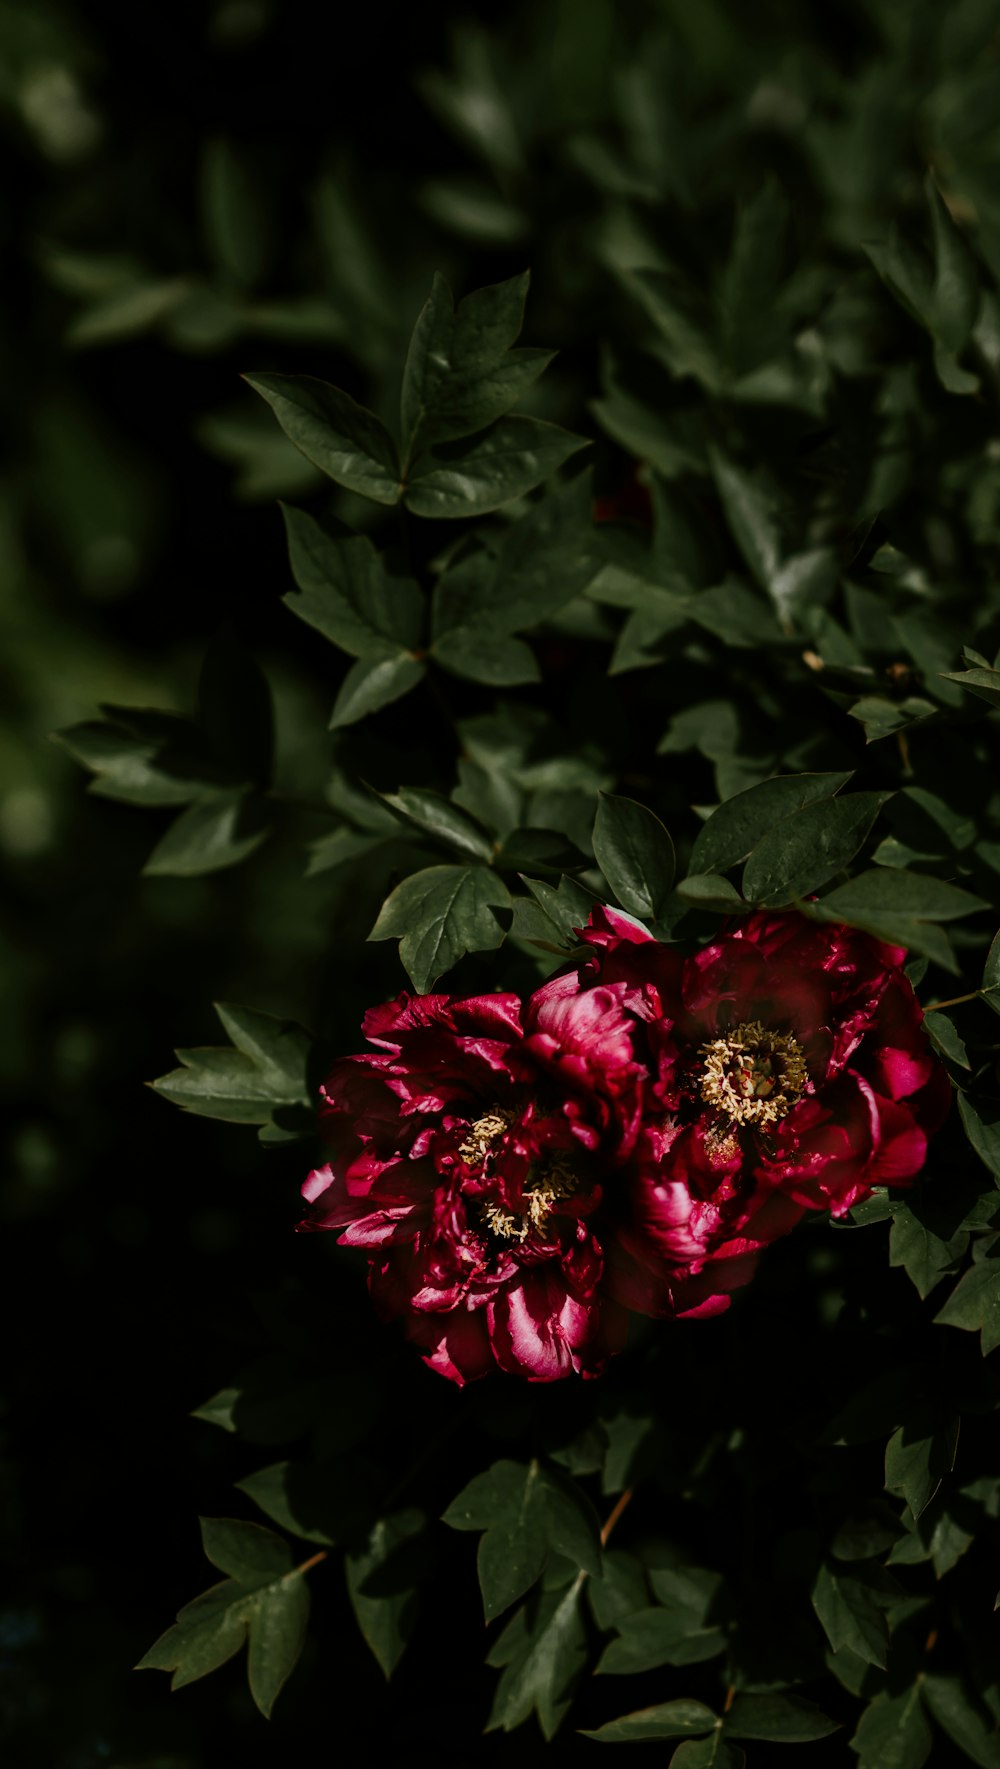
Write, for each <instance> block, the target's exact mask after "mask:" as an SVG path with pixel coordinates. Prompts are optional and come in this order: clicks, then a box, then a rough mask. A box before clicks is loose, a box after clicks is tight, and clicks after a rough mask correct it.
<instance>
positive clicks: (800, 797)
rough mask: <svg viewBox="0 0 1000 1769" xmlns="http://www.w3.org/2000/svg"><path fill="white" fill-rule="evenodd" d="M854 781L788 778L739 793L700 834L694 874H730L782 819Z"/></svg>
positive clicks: (839, 776) (827, 776)
mask: <svg viewBox="0 0 1000 1769" xmlns="http://www.w3.org/2000/svg"><path fill="white" fill-rule="evenodd" d="M850 779H851V775H850V774H849V773H847V774H784V775H778V776H776V777H775V778H774V779H772V780H762V781H761V782H760V785H759V786H750V787H748V788H747V789H746V791H745V792H738V793H737V794H736V795H735V797H733V798H731V799H727V800H726V801H725V803H724V804H722V805H720V806H719V808H718V810H716V811H713V812H712V815H711V817H709V819H708V821H707V823H705V824H703V825H702V827H701V829H700V830H699V832H698V836H697V838H696V840H695V844H694V847H693V848H692V850H691V860H690V867H691V871H692V873H718V872H728V870H729V868H730V866H735V865H736V864H737V862H738V861H739V860H745V859H747V857H748V855H749V854H750V852H751V850H752V849H753V848H755V847H756V845H757V843H758V842H759V841H761V840H762V839H763V838H764V836H766V835H767V833H768V831H769V830H770V829H771V828H772V826H773V825H774V824H775V823H776V822H777V821H778V819H779V818H784V817H790V816H791V815H792V814H793V813H794V812H795V811H801V810H804V808H805V807H806V806H807V805H812V804H816V803H818V802H826V801H828V800H830V799H832V798H833V796H834V794H835V793H836V792H838V791H839V789H840V788H841V787H842V786H845V785H846V784H847V782H848V781H849V780H850Z"/></svg>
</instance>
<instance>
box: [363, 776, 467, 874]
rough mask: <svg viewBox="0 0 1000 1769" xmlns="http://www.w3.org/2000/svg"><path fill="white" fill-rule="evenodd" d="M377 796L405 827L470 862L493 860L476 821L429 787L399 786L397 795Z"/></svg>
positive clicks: (392, 793) (386, 793) (388, 793)
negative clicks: (429, 838) (428, 837)
mask: <svg viewBox="0 0 1000 1769" xmlns="http://www.w3.org/2000/svg"><path fill="white" fill-rule="evenodd" d="M378 796H379V798H380V799H381V800H382V803H383V804H384V805H388V807H389V809H390V811H393V812H394V813H395V814H396V816H397V817H398V818H399V820H400V822H401V823H402V824H404V826H405V825H408V826H409V827H410V828H413V829H419V830H420V831H421V832H422V833H423V834H424V835H429V836H431V837H432V839H433V840H434V841H438V842H442V843H443V844H444V846H445V847H446V848H453V849H455V851H456V852H457V853H459V854H463V855H466V856H468V857H469V858H470V859H473V860H491V859H492V857H493V842H492V840H491V838H490V836H489V835H488V834H487V832H486V830H485V829H484V828H483V826H482V824H481V823H480V822H479V820H478V818H476V817H473V816H471V815H470V813H469V812H468V811H463V809H462V807H461V806H460V805H456V804H453V803H452V802H451V800H450V799H446V798H444V797H442V795H441V793H439V792H431V791H430V789H429V788H428V787H419V786H401V787H400V788H399V790H398V791H397V792H380V793H379V795H378Z"/></svg>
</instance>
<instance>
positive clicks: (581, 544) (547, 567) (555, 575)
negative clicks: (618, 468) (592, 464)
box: [478, 473, 600, 632]
mask: <svg viewBox="0 0 1000 1769" xmlns="http://www.w3.org/2000/svg"><path fill="white" fill-rule="evenodd" d="M590 481H591V475H590V474H589V473H579V474H577V475H576V477H575V478H574V479H571V480H570V481H569V483H568V484H566V485H559V484H556V485H554V486H552V487H551V488H550V489H548V490H547V491H546V493H545V495H544V496H543V497H540V498H538V499H536V501H535V502H534V503H533V504H532V505H531V506H530V508H529V509H528V510H526V511H525V513H524V515H523V516H519V517H518V519H517V521H516V522H511V523H509V524H508V525H507V528H506V530H505V532H504V535H503V538H502V540H501V542H500V547H499V550H498V552H497V555H496V563H495V565H494V568H493V572H492V575H491V577H490V579H489V581H488V583H487V584H486V585H485V588H484V592H483V596H482V599H481V604H480V607H479V610H478V613H479V614H480V616H481V617H482V618H485V619H487V620H488V621H489V622H490V623H491V624H492V625H494V626H496V627H497V628H498V629H499V630H501V631H503V632H516V631H519V630H520V629H521V628H523V627H534V626H537V625H538V624H539V622H541V621H543V620H546V619H548V618H549V617H550V616H551V615H553V614H556V613H558V611H559V609H560V608H563V607H565V605H566V603H567V602H571V601H572V600H573V598H574V597H575V596H579V595H580V594H582V592H583V591H584V590H585V589H586V588H587V586H588V585H589V584H590V583H591V582H592V581H593V578H594V576H595V574H596V573H597V571H598V569H599V566H600V558H599V556H598V553H597V547H596V542H595V539H594V528H593V522H592V519H591V513H590V506H591V497H592V488H591V482H590Z"/></svg>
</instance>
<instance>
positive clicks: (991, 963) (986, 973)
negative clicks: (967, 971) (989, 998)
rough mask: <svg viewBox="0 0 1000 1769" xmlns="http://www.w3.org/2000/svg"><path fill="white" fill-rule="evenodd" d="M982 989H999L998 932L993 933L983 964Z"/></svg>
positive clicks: (999, 958)
mask: <svg viewBox="0 0 1000 1769" xmlns="http://www.w3.org/2000/svg"><path fill="white" fill-rule="evenodd" d="M982 986H983V989H984V990H986V989H1000V933H997V934H994V936H993V939H992V941H991V942H990V949H989V951H988V952H987V954H986V963H985V964H984V965H983V983H982Z"/></svg>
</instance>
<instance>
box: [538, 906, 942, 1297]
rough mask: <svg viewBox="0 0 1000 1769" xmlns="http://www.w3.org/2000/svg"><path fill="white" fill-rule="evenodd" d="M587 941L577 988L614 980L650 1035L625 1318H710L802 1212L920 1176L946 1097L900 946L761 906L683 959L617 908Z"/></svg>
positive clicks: (611, 1282) (623, 1261) (630, 1206)
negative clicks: (630, 1313)
mask: <svg viewBox="0 0 1000 1769" xmlns="http://www.w3.org/2000/svg"><path fill="white" fill-rule="evenodd" d="M582 938H583V939H584V940H585V941H586V942H587V944H589V945H590V946H591V947H592V948H593V956H592V957H591V958H590V959H588V960H586V961H585V962H584V963H583V964H581V966H580V967H579V970H578V972H577V981H578V986H579V987H580V989H581V990H587V989H589V988H594V989H603V988H607V987H609V986H612V987H614V986H621V985H624V987H625V994H624V996H623V998H622V999H623V1005H624V1007H625V1008H626V1011H629V1012H632V1013H634V1014H635V1015H636V1017H637V1018H642V1019H643V1020H644V1021H645V1026H646V1038H647V1044H646V1050H647V1063H648V1067H649V1071H650V1075H651V1081H650V1085H649V1087H648V1089H647V1092H646V1096H645V1102H644V1113H643V1123H642V1128H641V1131H640V1134H639V1137H638V1138H637V1142H636V1147H635V1150H634V1154H633V1158H632V1161H631V1163H630V1168H629V1174H628V1178H627V1190H628V1195H627V1199H622V1200H621V1201H620V1209H621V1220H620V1224H619V1228H618V1233H617V1235H616V1236H615V1238H614V1242H613V1243H612V1245H613V1256H612V1266H611V1270H610V1272H609V1279H608V1287H609V1294H612V1295H613V1296H614V1297H615V1298H616V1299H617V1300H618V1301H620V1302H621V1303H622V1304H623V1305H624V1306H625V1307H627V1308H630V1309H634V1310H640V1311H642V1312H644V1313H666V1314H682V1313H688V1314H690V1313H693V1314H715V1313H719V1312H720V1311H721V1310H722V1309H724V1308H727V1307H728V1306H729V1298H730V1292H731V1291H732V1290H733V1289H735V1288H736V1287H737V1286H738V1285H740V1284H742V1283H745V1282H746V1281H747V1279H748V1278H749V1277H750V1276H751V1275H752V1273H753V1268H754V1265H755V1263H756V1256H757V1254H758V1252H759V1250H760V1249H761V1248H762V1247H763V1246H765V1245H766V1244H767V1243H768V1242H770V1241H773V1240H775V1239H776V1238H777V1237H778V1236H779V1235H783V1234H786V1233H787V1232H788V1230H789V1229H791V1228H793V1227H794V1226H795V1224H796V1223H797V1222H798V1221H799V1220H800V1219H801V1217H802V1216H803V1214H804V1213H805V1211H807V1210H829V1211H830V1212H831V1214H832V1215H834V1216H842V1215H843V1214H844V1213H845V1211H847V1210H849V1209H850V1208H851V1206H852V1205H853V1204H857V1203H859V1202H860V1201H861V1200H862V1199H864V1198H866V1197H868V1196H869V1195H870V1193H871V1190H872V1187H873V1186H876V1185H905V1184H908V1183H909V1182H910V1180H912V1179H913V1177H914V1176H915V1175H916V1174H917V1173H918V1172H919V1170H920V1168H921V1167H922V1166H923V1164H924V1158H925V1155H926V1150H927V1138H928V1135H929V1134H930V1132H932V1131H933V1130H936V1129H937V1127H938V1126H939V1125H940V1124H941V1122H942V1121H943V1119H944V1117H945V1114H946V1112H947V1110H948V1106H949V1104H950V1100H951V1089H950V1085H949V1082H948V1078H947V1075H946V1073H945V1071H944V1068H943V1066H942V1064H941V1063H940V1062H939V1061H938V1060H937V1058H936V1057H935V1055H934V1053H933V1052H932V1050H931V1048H930V1045H929V1044H928V1042H927V1038H926V1035H925V1033H924V1031H923V1026H922V1023H921V1022H922V1017H923V1016H922V1010H921V1008H920V1005H919V1003H918V1002H917V1000H916V997H915V996H914V993H913V990H912V988H911V986H910V983H909V979H908V978H907V977H906V975H905V973H904V971H903V968H902V966H903V961H904V959H905V957H906V953H905V950H904V949H903V948H902V947H898V946H889V945H886V944H885V943H884V942H883V941H881V940H877V939H874V938H873V937H872V936H871V935H870V934H865V933H862V932H860V931H859V930H857V929H855V928H849V927H842V926H830V925H829V924H821V923H816V922H813V921H810V920H808V919H807V918H806V917H804V916H802V915H800V914H798V913H797V912H783V913H779V912H767V911H763V912H759V913H757V914H754V915H751V916H749V917H748V918H747V919H746V920H745V921H742V922H740V923H738V924H737V925H736V926H734V927H732V928H731V929H730V930H729V931H728V932H725V933H723V934H722V935H721V936H720V937H719V938H718V939H716V940H713V941H711V942H710V944H708V945H707V946H703V947H702V948H701V949H700V950H699V951H697V952H695V953H693V954H690V955H688V956H686V957H685V956H684V955H683V954H682V953H681V952H680V950H679V949H678V948H677V947H673V946H664V945H662V944H661V943H660V942H658V941H655V940H653V939H652V938H651V937H650V936H649V935H648V934H646V933H645V932H644V931H643V930H642V929H640V928H638V927H636V926H635V924H634V923H632V922H630V921H628V920H627V919H626V918H625V917H622V916H619V915H617V914H615V912H614V911H613V910H607V909H605V910H598V911H595V913H594V915H593V916H592V917H591V925H590V926H589V927H588V928H587V929H586V930H584V931H583V933H582ZM552 986H553V985H551V984H549V985H546V986H545V987H546V988H551V987H552ZM540 993H544V990H543V991H541V992H540ZM698 1287H700V1289H701V1292H702V1293H701V1295H700V1297H699V1298H698V1299H697V1300H696V1301H695V1303H694V1306H693V1307H692V1306H691V1298H692V1296H693V1295H694V1294H695V1293H696V1290H697V1288H698Z"/></svg>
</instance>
